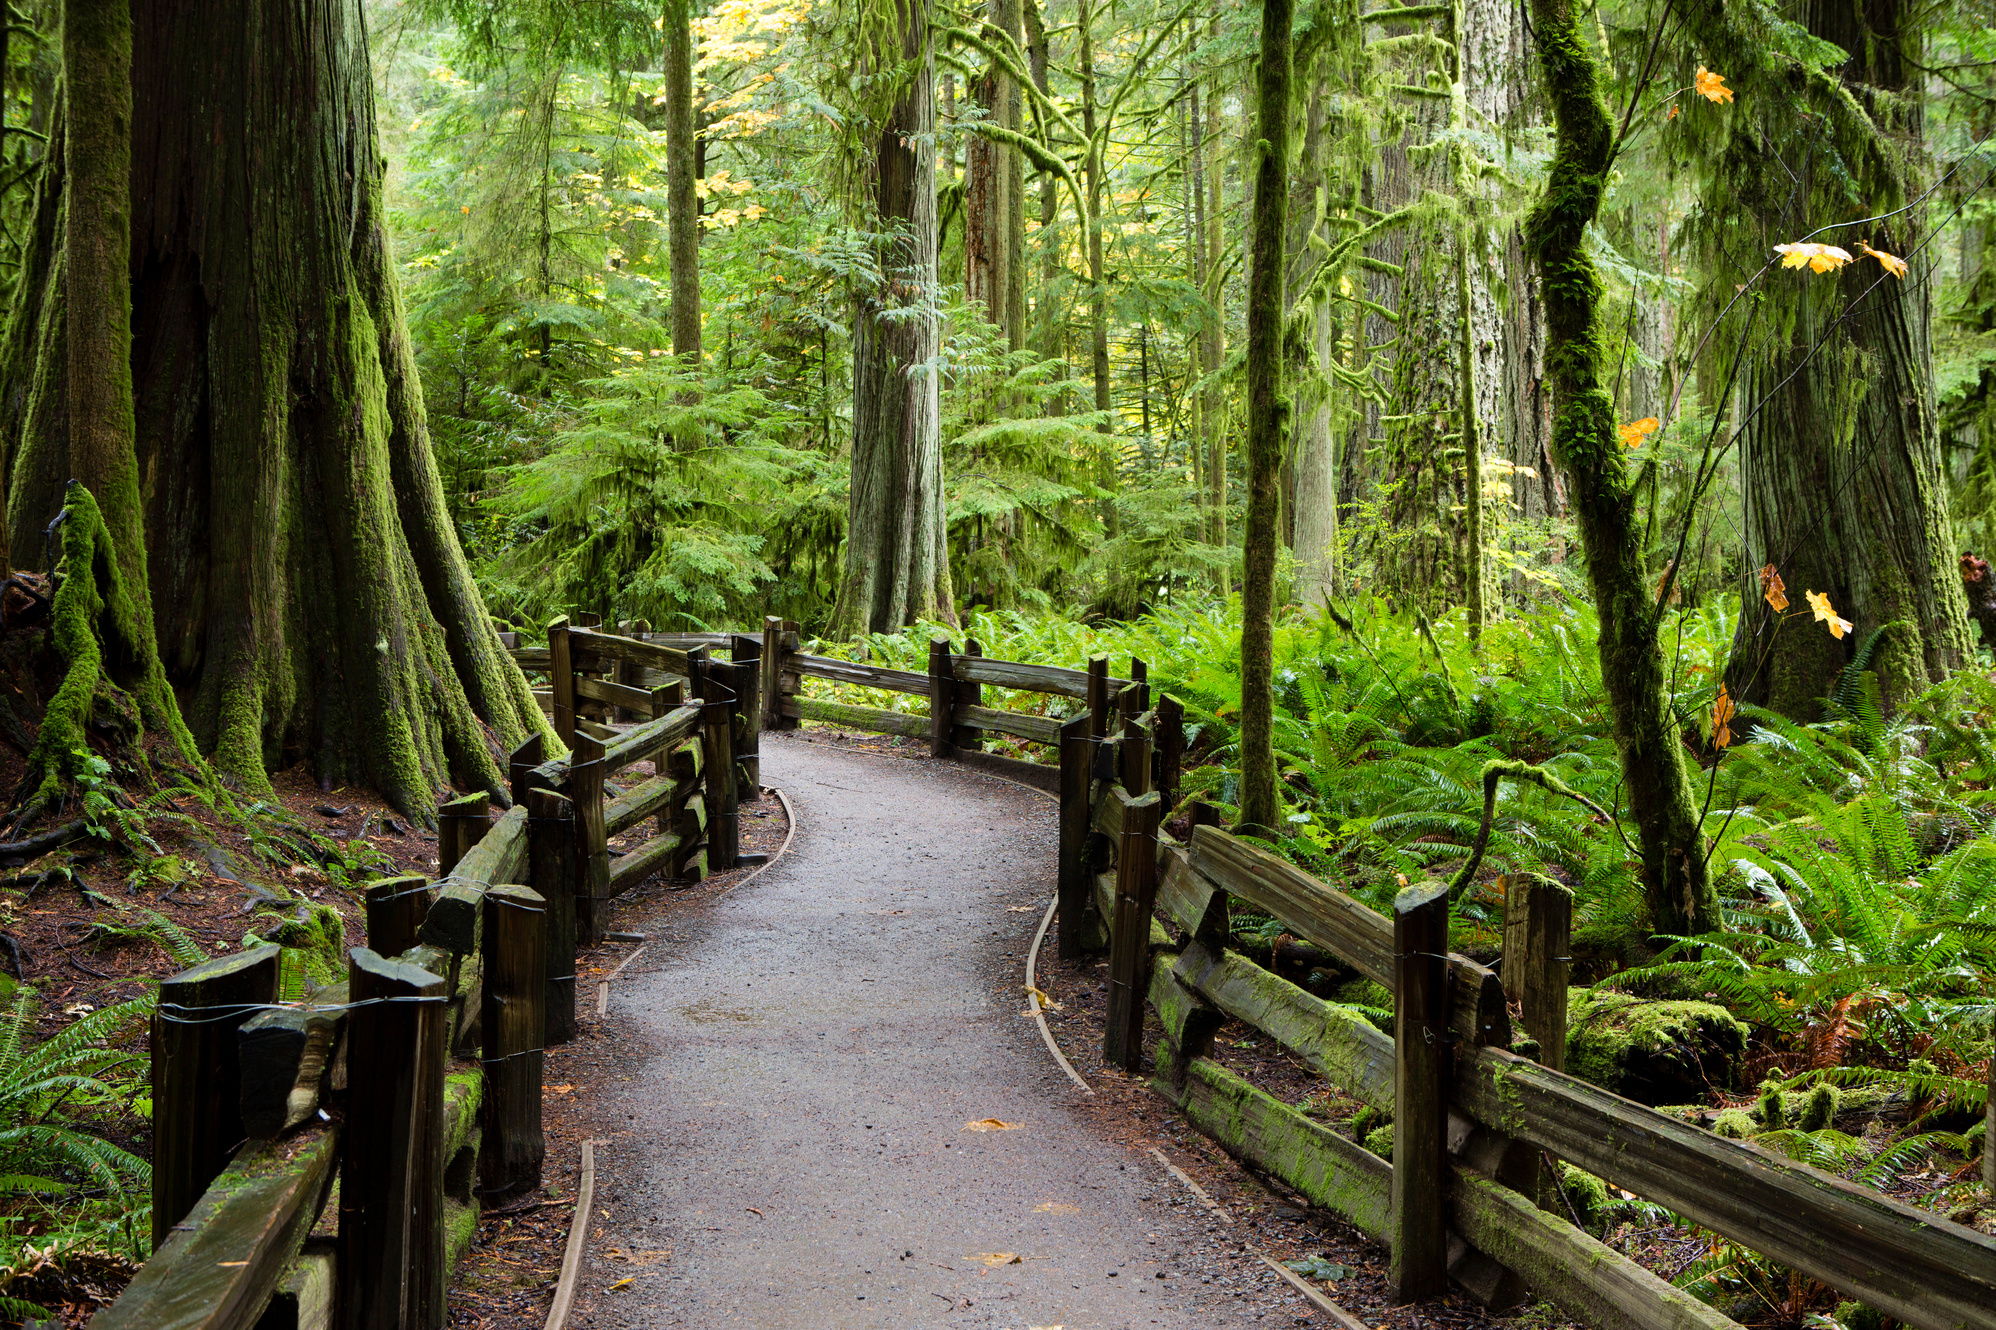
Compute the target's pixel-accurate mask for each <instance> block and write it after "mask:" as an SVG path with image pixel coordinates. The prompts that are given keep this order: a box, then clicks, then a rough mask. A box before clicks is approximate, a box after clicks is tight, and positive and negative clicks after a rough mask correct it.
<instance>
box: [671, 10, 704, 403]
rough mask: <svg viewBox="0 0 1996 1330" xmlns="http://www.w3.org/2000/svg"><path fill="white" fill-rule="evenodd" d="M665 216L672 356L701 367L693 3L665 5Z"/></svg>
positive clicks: (698, 198) (698, 200)
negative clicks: (670, 286)
mask: <svg viewBox="0 0 1996 1330" xmlns="http://www.w3.org/2000/svg"><path fill="white" fill-rule="evenodd" d="M662 17H663V19H664V24H663V27H664V29H665V216H666V232H667V234H666V245H667V249H668V251H669V252H670V254H671V256H672V258H671V263H672V354H674V355H675V356H678V357H680V358H681V359H682V360H685V361H687V362H688V363H690V364H692V365H694V366H696V367H697V366H698V365H699V363H700V197H699V192H698V190H697V189H696V188H695V180H694V175H695V168H696V164H697V156H698V152H699V149H698V147H697V145H696V143H695V137H696V135H697V133H698V128H697V126H696V125H695V124H694V121H693V0H665V13H664V15H663V16H662Z"/></svg>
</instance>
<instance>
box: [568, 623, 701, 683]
mask: <svg viewBox="0 0 1996 1330" xmlns="http://www.w3.org/2000/svg"><path fill="white" fill-rule="evenodd" d="M713 636H714V637H715V638H716V639H717V644H718V643H719V642H725V641H726V640H727V635H726V634H725V633H720V634H713ZM568 649H569V652H570V654H571V658H572V659H573V660H574V662H575V668H576V669H578V670H609V669H614V668H615V667H616V665H617V662H619V661H629V662H630V663H631V664H633V665H640V666H643V667H645V668H647V669H653V670H660V671H663V672H664V673H666V674H685V673H686V658H687V655H688V653H687V652H686V651H683V650H681V649H679V648H677V647H668V646H662V645H660V644H659V643H657V642H640V641H638V640H637V639H636V638H634V637H619V636H617V635H616V634H614V633H603V632H598V631H596V630H595V629H593V628H583V627H579V626H578V627H574V628H570V629H569V632H568Z"/></svg>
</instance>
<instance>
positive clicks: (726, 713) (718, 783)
mask: <svg viewBox="0 0 1996 1330" xmlns="http://www.w3.org/2000/svg"><path fill="white" fill-rule="evenodd" d="M700 685H701V692H700V704H701V708H702V719H703V720H704V721H705V722H706V728H705V733H706V736H707V743H706V749H705V752H704V753H703V754H702V759H703V763H704V766H705V775H706V782H707V792H706V800H705V807H706V814H707V871H709V872H711V873H724V872H726V871H727V870H728V869H730V868H733V867H734V866H735V855H736V853H737V852H738V851H739V850H740V848H741V841H740V831H741V827H740V824H739V820H738V816H737V814H736V811H735V810H736V807H737V805H736V795H737V793H738V792H739V787H738V786H737V785H736V776H735V753H734V724H733V721H732V716H731V712H730V707H729V704H730V702H731V700H732V699H733V697H734V692H735V689H734V669H733V667H732V666H730V665H727V664H725V663H723V662H721V661H717V660H710V661H708V662H706V669H705V670H703V671H702V673H701V678H700Z"/></svg>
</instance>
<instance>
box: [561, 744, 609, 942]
mask: <svg viewBox="0 0 1996 1330" xmlns="http://www.w3.org/2000/svg"><path fill="white" fill-rule="evenodd" d="M606 774H608V773H607V772H606V770H605V763H604V759H603V745H602V744H600V743H598V742H597V741H596V740H594V739H592V738H590V737H589V736H588V735H586V734H578V735H576V736H575V752H574V755H573V757H572V758H571V759H570V765H569V768H568V789H569V798H570V799H571V800H573V801H574V804H575V940H576V945H577V946H581V947H593V946H595V945H596V944H597V943H599V942H601V941H602V940H603V930H604V929H605V928H606V927H608V922H607V921H606V920H605V919H604V918H603V915H604V913H605V912H606V911H607V909H608V907H607V906H605V905H604V904H603V900H604V898H605V896H606V895H607V894H608V892H609V888H610V839H609V836H608V834H607V833H606V832H605V830H604V826H603V778H604V776H605V775H606Z"/></svg>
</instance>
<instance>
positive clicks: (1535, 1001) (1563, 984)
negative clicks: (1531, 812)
mask: <svg viewBox="0 0 1996 1330" xmlns="http://www.w3.org/2000/svg"><path fill="white" fill-rule="evenodd" d="M1572 952H1573V893H1572V892H1571V891H1568V890H1567V889H1566V888H1565V887H1563V886H1561V885H1560V884H1559V883H1557V882H1554V881H1552V880H1550V879H1549V878H1543V877H1539V876H1537V875H1535V874H1526V873H1513V874H1511V875H1510V877H1509V879H1508V881H1507V884H1506V889H1505V892H1504V996H1505V997H1506V998H1509V999H1510V1000H1511V1001H1513V1002H1516V1003H1517V1004H1518V1005H1519V1007H1520V1008H1521V1009H1522V1010H1523V1012H1524V1025H1525V1032H1526V1033H1527V1034H1529V1035H1531V1037H1532V1038H1533V1039H1535V1040H1537V1041H1538V1045H1539V1062H1540V1063H1541V1064H1543V1065H1545V1066H1548V1067H1551V1068H1552V1069H1553V1070H1554V1071H1564V1070H1566V1000H1567V979H1568V975H1569V974H1570V973H1571V970H1572V966H1573V955H1572Z"/></svg>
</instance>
